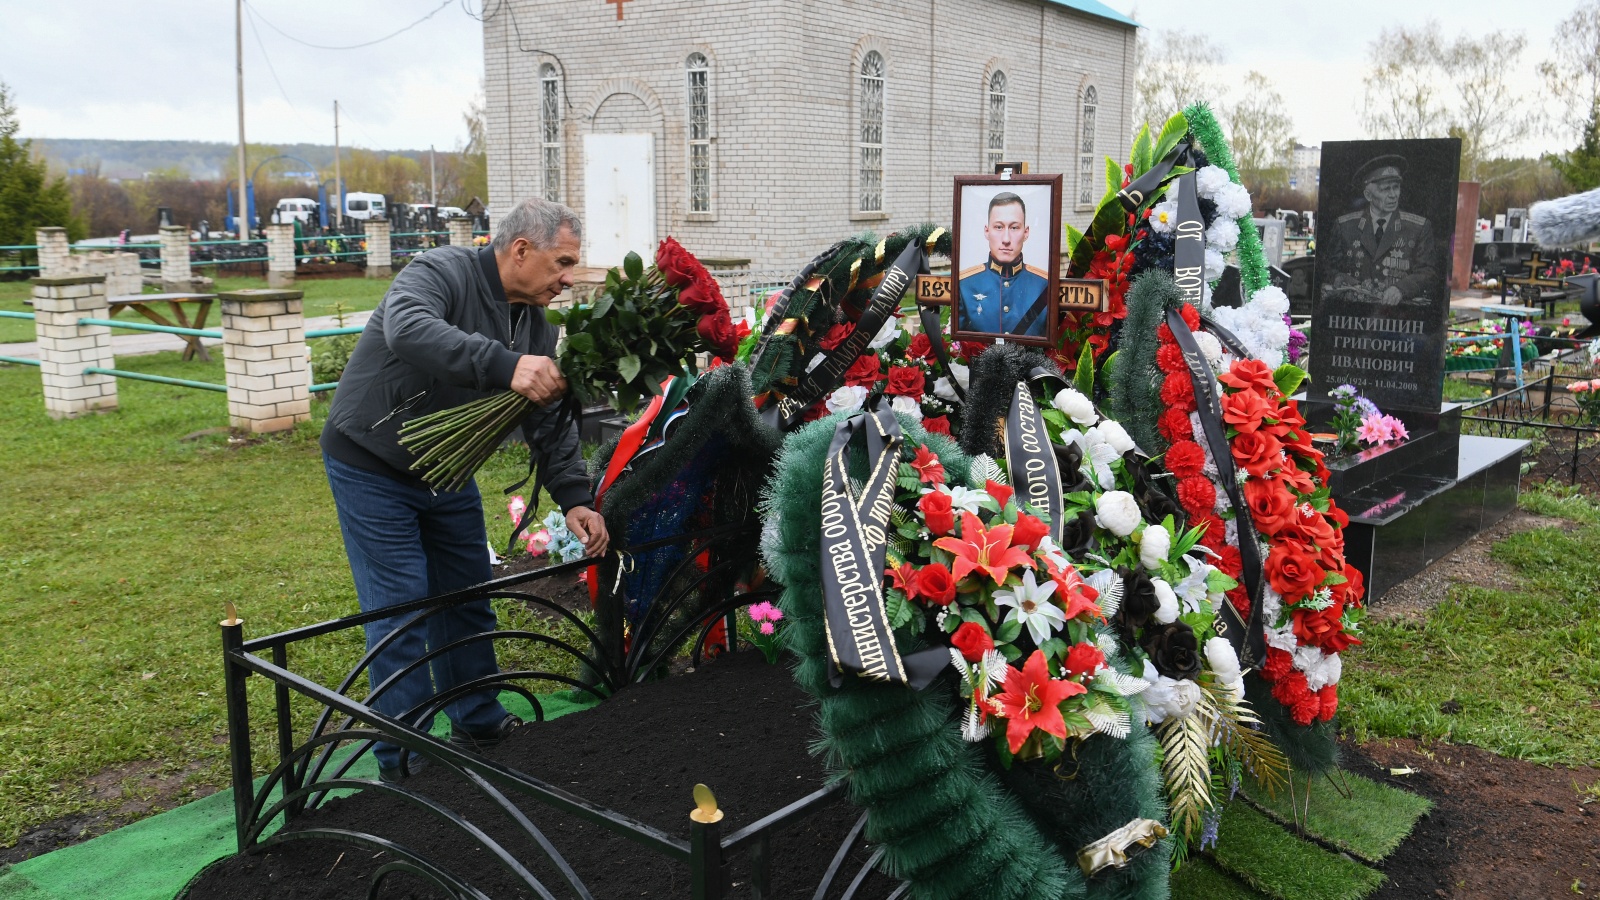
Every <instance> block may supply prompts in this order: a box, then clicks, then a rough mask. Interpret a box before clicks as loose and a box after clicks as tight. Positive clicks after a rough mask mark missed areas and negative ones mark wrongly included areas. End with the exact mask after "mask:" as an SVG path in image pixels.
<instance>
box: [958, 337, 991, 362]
mask: <svg viewBox="0 0 1600 900" xmlns="http://www.w3.org/2000/svg"><path fill="white" fill-rule="evenodd" d="M987 349H989V345H988V344H981V343H978V342H977V341H957V342H956V355H957V356H960V357H961V361H962V362H969V363H970V362H972V361H973V360H975V359H977V358H978V357H980V356H982V355H983V351H985V350H987Z"/></svg>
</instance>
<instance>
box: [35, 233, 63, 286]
mask: <svg viewBox="0 0 1600 900" xmlns="http://www.w3.org/2000/svg"><path fill="white" fill-rule="evenodd" d="M33 235H34V237H33V242H34V243H36V244H38V245H39V277H40V278H63V277H65V276H66V275H68V274H70V273H68V272H67V271H66V266H67V257H69V256H71V255H72V245H71V244H69V243H68V242H67V230H66V229H65V228H53V227H52V228H39V229H36V230H35V231H34V233H33Z"/></svg>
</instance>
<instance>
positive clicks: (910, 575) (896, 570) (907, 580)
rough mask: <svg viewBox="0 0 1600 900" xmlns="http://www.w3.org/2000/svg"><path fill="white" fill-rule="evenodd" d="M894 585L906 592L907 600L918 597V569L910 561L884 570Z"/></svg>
mask: <svg viewBox="0 0 1600 900" xmlns="http://www.w3.org/2000/svg"><path fill="white" fill-rule="evenodd" d="M884 571H885V572H887V573H888V575H889V581H890V582H891V583H892V584H893V586H894V587H897V588H899V589H900V590H902V591H905V592H906V599H907V600H915V599H917V570H916V568H915V567H913V566H912V565H911V563H908V562H902V563H901V564H900V565H898V566H890V567H889V568H888V569H885V570H884Z"/></svg>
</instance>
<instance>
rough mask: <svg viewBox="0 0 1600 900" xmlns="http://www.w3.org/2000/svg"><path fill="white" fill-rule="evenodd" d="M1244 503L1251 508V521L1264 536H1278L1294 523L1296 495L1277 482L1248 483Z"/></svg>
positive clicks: (1254, 481) (1257, 480) (1252, 480)
mask: <svg viewBox="0 0 1600 900" xmlns="http://www.w3.org/2000/svg"><path fill="white" fill-rule="evenodd" d="M1244 503H1245V505H1246V506H1248V507H1250V519H1251V521H1253V522H1255V523H1256V528H1257V529H1258V530H1259V531H1260V532H1261V533H1262V534H1265V535H1269V536H1270V535H1274V534H1277V533H1278V532H1280V531H1282V530H1283V529H1285V528H1287V527H1289V526H1290V525H1291V524H1293V522H1294V517H1295V515H1296V513H1295V511H1294V495H1292V494H1290V493H1289V492H1288V491H1286V490H1284V489H1283V486H1282V485H1280V484H1279V483H1278V482H1276V481H1262V480H1260V479H1256V478H1252V479H1250V480H1249V481H1246V482H1245V483H1244Z"/></svg>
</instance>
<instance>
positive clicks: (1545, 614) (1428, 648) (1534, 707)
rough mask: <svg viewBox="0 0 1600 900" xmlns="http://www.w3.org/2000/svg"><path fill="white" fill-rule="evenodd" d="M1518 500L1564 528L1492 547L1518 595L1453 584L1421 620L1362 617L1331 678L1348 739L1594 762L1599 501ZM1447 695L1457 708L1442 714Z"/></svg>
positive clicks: (1541, 496) (1560, 496)
mask: <svg viewBox="0 0 1600 900" xmlns="http://www.w3.org/2000/svg"><path fill="white" fill-rule="evenodd" d="M1523 506H1524V508H1526V509H1529V510H1531V511H1533V512H1537V513H1540V514H1543V515H1552V516H1562V517H1565V518H1567V519H1570V520H1571V524H1569V525H1564V526H1562V527H1557V528H1541V529H1537V530H1534V531H1527V532H1522V533H1520V534H1516V535H1513V536H1511V537H1510V538H1508V539H1506V540H1504V541H1502V542H1500V543H1499V544H1497V545H1496V546H1495V547H1494V550H1493V554H1494V559H1495V560H1496V561H1498V562H1500V563H1503V564H1505V565H1506V566H1508V567H1509V568H1510V569H1511V570H1512V571H1513V572H1514V573H1515V574H1516V576H1517V580H1518V581H1519V586H1518V588H1517V589H1516V590H1515V591H1513V592H1511V593H1503V592H1499V591H1493V590H1489V589H1486V588H1482V587H1478V586H1476V585H1465V584H1457V585H1453V586H1452V587H1451V588H1450V590H1449V594H1448V596H1447V598H1446V599H1445V600H1444V602H1442V603H1440V604H1439V605H1438V606H1436V607H1434V608H1433V609H1432V610H1430V611H1429V612H1428V613H1427V615H1426V616H1425V617H1423V618H1421V619H1394V620H1389V621H1383V622H1378V621H1374V620H1368V622H1367V624H1366V625H1365V627H1364V628H1363V635H1362V640H1363V642H1364V645H1363V646H1361V647H1358V648H1353V650H1352V652H1351V653H1350V654H1348V655H1347V656H1346V664H1345V676H1344V680H1343V681H1342V682H1340V685H1339V690H1340V704H1339V715H1340V718H1341V720H1342V722H1343V723H1344V726H1345V728H1346V730H1347V731H1349V732H1350V733H1351V734H1352V735H1353V736H1354V737H1355V738H1357V739H1358V740H1365V739H1367V738H1371V737H1421V738H1430V739H1437V740H1441V741H1449V742H1454V743H1462V744H1475V745H1477V746H1479V747H1482V748H1484V749H1486V750H1489V751H1491V752H1493V753H1498V754H1500V755H1501V756H1508V757H1512V758H1515V759H1526V760H1530V761H1533V762H1539V763H1560V764H1565V765H1593V763H1594V761H1595V760H1596V759H1600V704H1597V703H1596V702H1595V699H1594V698H1595V691H1596V687H1597V686H1600V506H1596V504H1595V503H1594V502H1593V501H1591V500H1588V499H1586V498H1584V497H1583V496H1582V495H1577V494H1568V493H1565V492H1559V491H1534V492H1531V493H1529V494H1527V495H1525V496H1524V497H1523ZM1452 700H1453V701H1455V702H1456V703H1457V704H1459V705H1460V707H1461V708H1460V711H1459V712H1457V713H1455V714H1453V715H1452V714H1447V713H1445V712H1443V711H1441V707H1442V706H1443V705H1444V704H1445V703H1447V702H1448V701H1452Z"/></svg>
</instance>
